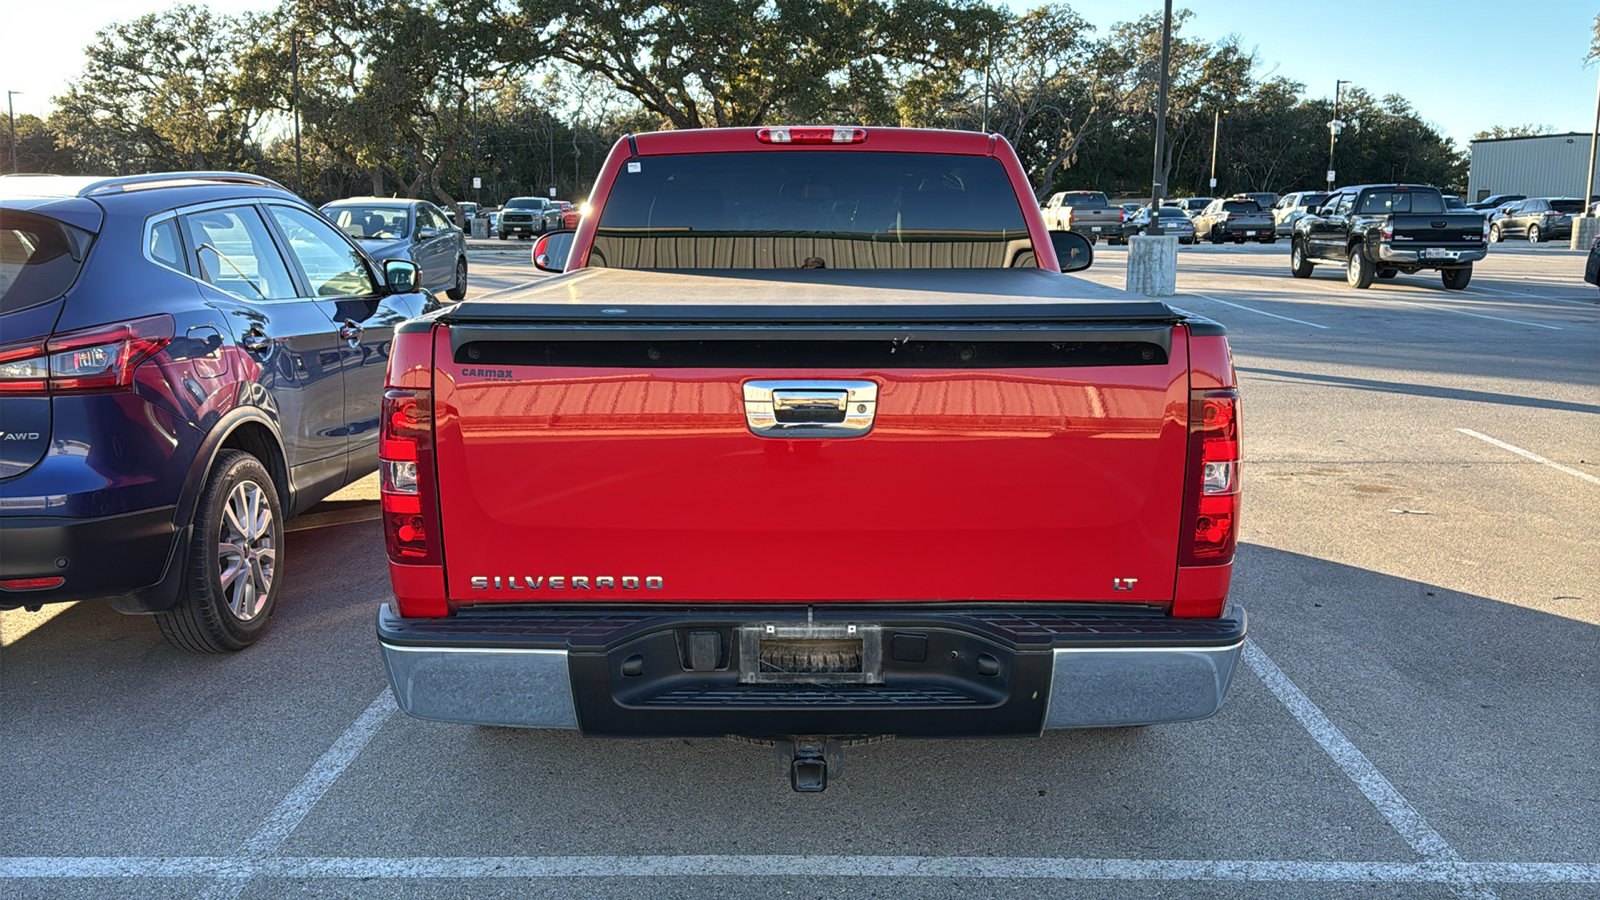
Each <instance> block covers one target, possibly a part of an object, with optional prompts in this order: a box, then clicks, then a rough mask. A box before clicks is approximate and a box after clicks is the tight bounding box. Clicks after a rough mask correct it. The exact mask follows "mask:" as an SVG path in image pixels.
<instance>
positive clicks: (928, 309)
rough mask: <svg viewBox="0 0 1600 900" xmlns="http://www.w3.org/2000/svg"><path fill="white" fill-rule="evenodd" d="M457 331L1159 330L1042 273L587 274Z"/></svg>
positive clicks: (560, 280)
mask: <svg viewBox="0 0 1600 900" xmlns="http://www.w3.org/2000/svg"><path fill="white" fill-rule="evenodd" d="M438 318H439V321H442V322H447V323H450V324H452V325H456V324H463V325H464V324H477V323H485V324H487V323H491V322H492V323H517V324H528V325H532V324H544V323H548V324H580V323H595V324H606V325H639V324H661V325H668V324H696V325H717V324H723V323H727V324H734V323H740V324H751V325H769V326H770V325H784V324H794V325H819V324H823V323H841V324H859V325H867V324H883V325H896V324H911V323H918V324H921V323H927V324H934V323H974V324H976V323H1015V324H1023V323H1035V324H1047V323H1048V324H1097V323H1099V324H1107V325H1152V326H1153V325H1163V324H1164V325H1167V326H1169V327H1170V326H1171V325H1172V324H1174V323H1177V322H1180V321H1183V320H1184V318H1185V317H1184V316H1183V315H1182V314H1180V313H1178V312H1176V311H1174V310H1173V309H1172V308H1171V307H1170V306H1168V305H1167V304H1165V303H1163V302H1161V301H1160V300H1155V299H1151V298H1149V297H1141V296H1138V295H1135V294H1128V293H1125V292H1123V291H1119V290H1115V289H1113V288H1108V287H1103V286H1101V285H1098V284H1095V283H1094V282H1091V281H1085V280H1083V279H1081V278H1078V277H1075V276H1072V275H1063V274H1061V273H1058V272H1050V271H1048V270H1045V269H776V270H769V269H762V270H741V269H695V270H673V271H665V270H648V269H598V268H597V269H583V270H580V271H577V272H570V273H568V274H565V275H559V276H556V277H554V278H546V279H541V280H539V281H535V282H531V283H529V284H526V285H520V286H518V287H514V288H506V289H504V290H499V291H492V292H490V293H488V294H484V295H481V296H479V297H474V298H469V299H467V300H464V301H462V302H460V303H458V304H456V305H455V306H454V307H452V308H450V309H448V310H446V311H444V312H443V313H442V314H440V315H439V317H438Z"/></svg>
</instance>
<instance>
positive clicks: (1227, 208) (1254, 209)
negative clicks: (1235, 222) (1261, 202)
mask: <svg viewBox="0 0 1600 900" xmlns="http://www.w3.org/2000/svg"><path fill="white" fill-rule="evenodd" d="M1222 209H1223V211H1224V212H1231V213H1258V212H1261V207H1260V206H1257V205H1256V202H1255V201H1254V200H1227V201H1224V202H1223V204H1222Z"/></svg>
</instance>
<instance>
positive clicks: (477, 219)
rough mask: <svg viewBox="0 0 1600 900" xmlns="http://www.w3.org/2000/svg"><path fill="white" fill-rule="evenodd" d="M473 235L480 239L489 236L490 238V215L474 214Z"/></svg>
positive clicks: (486, 238)
mask: <svg viewBox="0 0 1600 900" xmlns="http://www.w3.org/2000/svg"><path fill="white" fill-rule="evenodd" d="M472 236H473V237H475V238H478V239H480V240H488V238H489V217H488V216H473V217H472Z"/></svg>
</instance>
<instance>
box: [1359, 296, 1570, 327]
mask: <svg viewBox="0 0 1600 900" xmlns="http://www.w3.org/2000/svg"><path fill="white" fill-rule="evenodd" d="M1369 296H1370V297H1372V298H1373V299H1374V300H1377V301H1380V302H1383V303H1404V304H1405V305H1407V306H1420V307H1422V308H1423V309H1431V310H1435V311H1437V312H1447V313H1455V314H1456V315H1458V316H1471V317H1472V318H1474V319H1490V320H1493V321H1495V322H1510V323H1511V324H1513V325H1526V326H1528V327H1529V328H1548V329H1550V330H1551V331H1561V330H1563V329H1562V328H1561V326H1560V325H1544V324H1541V323H1539V322H1526V321H1523V320H1522V319H1507V318H1505V317H1504V316H1486V315H1484V314H1483V313H1470V312H1465V311H1463V310H1459V309H1451V308H1450V307H1448V306H1434V305H1433V304H1432V303H1418V302H1417V301H1415V300H1401V299H1399V298H1398V297H1395V296H1394V295H1393V294H1391V293H1389V292H1387V291H1385V292H1384V293H1381V294H1372V295H1369Z"/></svg>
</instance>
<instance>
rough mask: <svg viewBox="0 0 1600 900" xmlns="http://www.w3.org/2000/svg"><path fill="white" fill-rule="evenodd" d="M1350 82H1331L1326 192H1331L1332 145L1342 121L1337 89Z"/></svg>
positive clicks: (1340, 128)
mask: <svg viewBox="0 0 1600 900" xmlns="http://www.w3.org/2000/svg"><path fill="white" fill-rule="evenodd" d="M1350 83H1351V82H1348V81H1339V80H1336V81H1334V83H1333V119H1332V120H1331V121H1329V122H1328V193H1330V194H1331V193H1333V145H1334V142H1335V141H1337V140H1339V132H1340V131H1342V130H1343V129H1344V123H1343V122H1341V121H1339V89H1340V88H1342V87H1344V86H1345V85H1347V84H1350Z"/></svg>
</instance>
